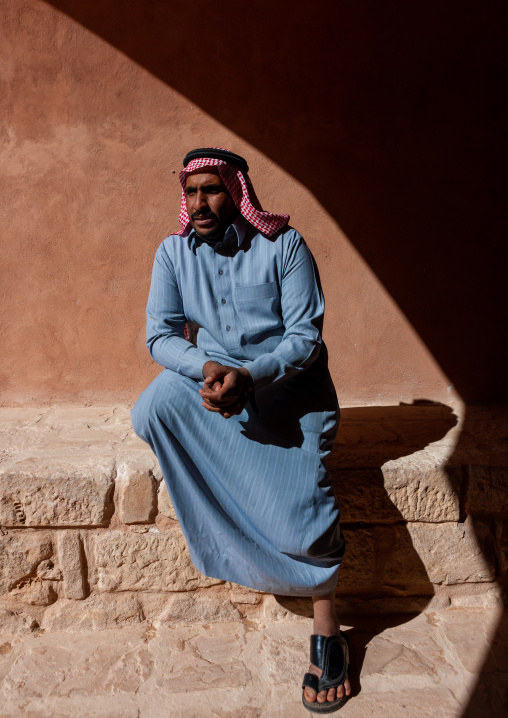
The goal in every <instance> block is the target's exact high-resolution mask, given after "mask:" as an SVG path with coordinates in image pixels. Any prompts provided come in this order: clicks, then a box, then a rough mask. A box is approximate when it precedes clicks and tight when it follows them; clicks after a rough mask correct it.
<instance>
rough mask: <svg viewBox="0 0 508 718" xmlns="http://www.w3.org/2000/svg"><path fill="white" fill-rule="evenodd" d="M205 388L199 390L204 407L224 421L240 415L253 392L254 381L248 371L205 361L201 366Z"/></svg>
mask: <svg viewBox="0 0 508 718" xmlns="http://www.w3.org/2000/svg"><path fill="white" fill-rule="evenodd" d="M203 377H204V379H205V386H204V388H203V389H200V390H199V393H200V395H201V398H202V399H203V403H202V404H201V406H204V408H205V409H207V410H208V411H213V412H216V413H218V414H220V415H221V416H223V417H224V419H229V418H230V417H232V416H233V415H234V414H240V413H241V412H242V411H243V409H244V408H245V405H246V404H247V402H248V401H249V397H250V395H251V394H252V392H253V391H254V381H253V379H252V377H251V375H250V373H249V371H248V370H247V369H245V368H243V367H240V368H236V367H232V366H226V365H224V364H219V362H216V361H207V362H206V363H205V364H204V365H203Z"/></svg>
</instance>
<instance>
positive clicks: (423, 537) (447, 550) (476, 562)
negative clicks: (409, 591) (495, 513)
mask: <svg viewBox="0 0 508 718" xmlns="http://www.w3.org/2000/svg"><path fill="white" fill-rule="evenodd" d="M407 528H408V531H409V533H410V535H411V539H412V541H413V544H414V547H415V549H416V551H417V552H418V555H419V556H420V557H421V560H422V562H423V564H424V565H425V569H426V571H427V573H428V576H429V579H430V581H432V583H437V584H441V583H443V584H447V585H449V584H454V583H463V582H475V583H481V582H484V581H493V580H494V579H495V567H494V566H493V564H492V563H491V561H489V553H490V552H487V555H486V553H485V552H484V551H482V548H483V546H482V543H484V544H485V540H484V541H483V542H482V541H481V537H479V532H478V531H476V532H475V530H474V527H473V521H472V519H471V518H468V519H467V520H466V522H465V523H458V524H454V523H446V524H439V525H437V526H436V525H434V524H416V523H415V524H408V527H407ZM482 529H485V533H486V534H487V535H486V536H485V535H484V537H483V538H484V539H487V538H488V537H489V536H488V529H486V528H485V527H482ZM490 538H492V537H490Z"/></svg>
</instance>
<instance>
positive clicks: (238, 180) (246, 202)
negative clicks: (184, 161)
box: [175, 147, 289, 237]
mask: <svg viewBox="0 0 508 718" xmlns="http://www.w3.org/2000/svg"><path fill="white" fill-rule="evenodd" d="M210 149H212V148H210ZM213 149H222V148H219V147H214V148H213ZM205 167H217V170H218V172H219V175H220V178H221V179H222V181H223V182H224V184H225V185H226V187H227V189H228V192H229V194H230V195H231V197H232V199H233V202H234V203H235V205H236V207H237V208H238V210H239V211H240V213H241V214H242V215H243V216H244V217H245V219H246V220H247V222H250V224H252V225H254V227H256V228H257V229H259V231H260V232H262V233H263V234H266V235H267V236H268V237H271V236H272V235H274V234H275V232H277V230H279V229H281V228H282V227H284V226H285V225H286V224H287V223H288V222H289V214H272V213H271V212H265V211H264V210H263V208H262V207H261V204H260V203H259V200H258V198H257V197H256V193H255V192H254V187H253V186H252V182H251V181H250V178H249V175H248V174H247V173H245V174H244V173H243V172H242V170H241V169H240V168H239V167H236V166H235V165H233V164H229V163H228V162H225V161H224V160H217V159H213V158H211V157H203V158H198V159H196V160H192V161H191V162H189V164H188V165H187V167H185V168H184V169H183V170H182V171H181V172H180V174H179V178H180V183H181V185H182V200H181V204H180V216H179V221H180V224H181V225H182V229H181V230H180V231H179V232H176V233H175V234H182V232H184V231H185V229H186V227H187V225H188V224H189V222H190V219H189V215H188V214H187V206H186V202H185V191H184V190H185V180H186V179H187V175H188V174H190V173H191V172H194V171H195V170H199V169H202V168H205Z"/></svg>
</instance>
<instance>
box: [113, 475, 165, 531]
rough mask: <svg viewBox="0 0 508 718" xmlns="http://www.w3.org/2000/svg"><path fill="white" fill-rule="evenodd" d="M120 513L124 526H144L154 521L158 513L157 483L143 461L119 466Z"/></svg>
mask: <svg viewBox="0 0 508 718" xmlns="http://www.w3.org/2000/svg"><path fill="white" fill-rule="evenodd" d="M117 482H118V488H119V493H118V496H119V513H120V520H121V521H122V522H123V523H124V524H143V523H150V522H152V521H153V520H154V518H155V514H156V512H157V507H156V503H157V483H156V481H155V478H154V476H153V473H152V470H151V469H149V468H147V467H146V466H145V465H144V462H142V461H134V462H129V463H122V464H119V466H118V470H117Z"/></svg>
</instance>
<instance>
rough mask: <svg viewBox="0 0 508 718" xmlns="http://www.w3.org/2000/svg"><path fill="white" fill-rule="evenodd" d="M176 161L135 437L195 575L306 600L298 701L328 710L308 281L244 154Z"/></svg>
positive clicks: (332, 553) (305, 254) (328, 421)
mask: <svg viewBox="0 0 508 718" xmlns="http://www.w3.org/2000/svg"><path fill="white" fill-rule="evenodd" d="M183 164H184V169H183V170H182V172H180V182H181V184H182V203H181V211H180V224H181V226H182V229H181V230H180V231H179V232H178V233H176V234H173V235H171V236H169V237H168V238H167V239H165V240H164V242H163V243H162V244H161V245H160V247H159V249H158V250H157V254H156V256H155V264H154V268H153V275H152V285H151V289H150V296H149V299H148V306H147V345H148V348H149V350H150V354H151V356H152V357H153V359H154V360H155V361H156V362H158V363H159V364H161V365H162V366H163V367H165V369H164V371H162V373H161V374H159V376H158V377H157V378H156V379H155V380H154V381H153V382H152V383H151V384H150V386H149V387H148V388H147V389H146V390H145V391H144V392H143V393H142V394H141V396H140V398H139V400H138V402H137V403H136V405H135V407H134V409H133V411H132V422H133V426H134V429H135V431H136V433H137V434H138V435H139V436H140V437H141V438H142V439H144V440H145V441H147V442H148V443H149V444H150V446H151V447H152V449H153V451H154V452H155V454H156V455H157V458H158V460H159V463H160V465H161V469H162V472H163V475H164V479H165V482H166V484H167V487H168V491H169V494H170V496H171V499H172V501H173V505H174V508H175V511H176V515H177V517H178V520H179V521H180V524H181V526H182V530H183V532H184V534H185V537H186V539H187V542H188V545H189V549H190V554H191V558H192V561H193V563H194V564H195V566H196V567H197V568H198V569H199V570H200V571H202V572H203V573H204V574H206V575H207V576H213V577H216V578H220V579H223V580H225V581H233V582H235V583H238V584H242V585H244V586H249V587H251V588H256V589H258V590H261V591H267V592H270V593H276V594H285V595H290V596H312V599H313V604H314V634H313V635H312V636H311V664H312V665H311V668H310V669H309V673H306V674H305V678H304V686H303V687H304V693H303V702H304V705H305V706H306V707H307V708H308V709H309V710H311V711H314V712H331V711H332V710H336V709H337V708H339V707H340V706H341V705H342V703H343V702H344V701H345V700H346V696H347V695H349V693H350V686H349V681H348V678H347V668H348V661H349V649H348V641H347V636H346V635H345V634H344V633H342V632H341V631H339V627H338V625H337V618H336V615H335V601H334V590H335V586H336V583H337V573H338V567H339V564H340V561H341V559H342V556H343V553H344V540H343V537H342V534H341V531H340V527H339V509H338V506H337V502H336V499H335V497H334V494H333V491H332V488H331V484H330V476H329V473H328V472H327V470H326V465H325V460H326V457H327V455H328V454H329V452H330V450H331V448H332V446H333V443H334V440H335V436H336V432H337V423H338V404H337V399H336V395H335V390H334V387H333V384H332V381H331V378H330V375H329V372H328V366H327V353H326V348H325V345H324V344H323V341H322V338H321V331H322V324H323V311H324V301H323V295H322V292H321V288H320V284H319V278H318V273H317V269H316V266H315V264H314V261H313V258H312V256H311V254H310V251H309V249H308V248H307V246H306V244H305V242H304V241H303V239H302V237H301V236H300V234H298V232H297V231H296V230H294V229H292V228H291V227H289V226H288V224H287V223H288V220H289V217H288V216H287V215H277V214H271V213H269V212H264V211H263V210H262V208H261V206H260V204H259V201H258V199H257V197H256V194H255V192H254V189H253V187H252V184H251V181H250V179H249V176H248V174H247V173H248V166H247V163H246V161H245V160H244V159H243V158H242V157H240V156H238V155H235V154H233V153H232V152H228V151H226V150H221V149H217V148H205V149H200V150H193V151H192V152H189V153H188V154H187V156H186V157H185V159H184V163H183ZM187 320H188V321H189V322H194V323H196V324H197V325H199V332H198V333H197V340H196V345H194V344H193V343H191V342H190V341H186V339H185V338H184V327H185V323H186V321H187Z"/></svg>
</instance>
